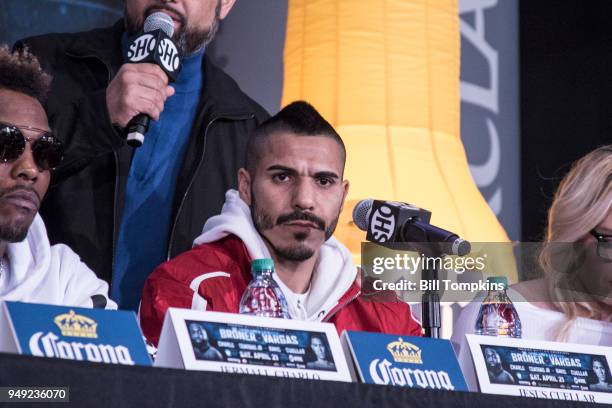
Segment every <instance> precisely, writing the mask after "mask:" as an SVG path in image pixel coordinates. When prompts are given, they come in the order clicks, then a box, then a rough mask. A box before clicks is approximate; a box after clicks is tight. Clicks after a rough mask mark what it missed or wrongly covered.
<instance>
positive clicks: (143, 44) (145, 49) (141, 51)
mask: <svg viewBox="0 0 612 408" xmlns="http://www.w3.org/2000/svg"><path fill="white" fill-rule="evenodd" d="M155 42H156V41H155V37H153V35H151V34H143V35H141V36H140V37H138V38H136V39H135V40H134V41H132V43H131V44H130V47H129V48H128V52H127V57H128V60H130V62H139V61H142V60H143V59H145V58H147V57H148V56H149V54H151V52H153V50H154V49H155Z"/></svg>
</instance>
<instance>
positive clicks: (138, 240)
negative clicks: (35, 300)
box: [111, 34, 204, 310]
mask: <svg viewBox="0 0 612 408" xmlns="http://www.w3.org/2000/svg"><path fill="white" fill-rule="evenodd" d="M127 45H128V42H127V36H126V35H125V34H124V36H123V38H122V47H123V51H124V55H125V53H126V50H127ZM203 56H204V51H201V52H199V53H197V54H195V55H191V56H189V57H187V58H184V59H183V61H182V64H183V65H182V69H181V72H180V74H179V76H178V80H177V81H176V82H175V83H173V84H171V86H172V87H174V89H175V93H174V95H173V96H171V97H169V98H168V99H167V100H166V103H165V104H164V111H163V112H162V113H161V115H160V118H159V120H158V121H151V125H150V127H149V131H148V132H147V134H146V135H145V140H144V143H143V145H142V146H141V147H139V148H137V149H135V151H134V156H133V158H132V163H131V165H130V171H129V174H128V179H127V186H126V191H125V205H124V208H123V217H122V219H121V224H120V228H119V234H118V238H117V243H116V246H115V254H114V261H113V276H112V286H111V298H112V299H113V300H115V301H116V302H117V304H118V305H119V308H121V309H132V310H136V309H137V308H138V304H139V302H140V298H141V294H142V288H143V286H144V281H145V279H146V278H147V276H148V275H149V274H150V273H151V272H152V271H153V270H154V269H155V267H156V266H157V265H159V264H161V263H162V262H164V261H165V260H166V253H167V248H168V240H169V236H170V228H171V226H172V220H171V217H172V204H173V202H174V192H175V187H176V179H177V177H178V174H179V171H180V168H181V164H182V161H183V156H184V154H185V148H186V146H187V143H188V141H189V135H190V133H191V129H192V127H193V122H194V119H195V115H196V109H197V107H198V102H199V100H200V94H201V91H202V86H203V81H204V78H203V73H202V58H203Z"/></svg>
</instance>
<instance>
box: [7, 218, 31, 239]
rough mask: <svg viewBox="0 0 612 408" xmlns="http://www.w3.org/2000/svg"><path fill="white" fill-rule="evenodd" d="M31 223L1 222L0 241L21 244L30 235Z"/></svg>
mask: <svg viewBox="0 0 612 408" xmlns="http://www.w3.org/2000/svg"><path fill="white" fill-rule="evenodd" d="M30 224H31V222H23V221H16V220H2V221H0V241H4V242H21V241H23V240H24V239H25V237H26V236H27V235H28V230H29V229H30Z"/></svg>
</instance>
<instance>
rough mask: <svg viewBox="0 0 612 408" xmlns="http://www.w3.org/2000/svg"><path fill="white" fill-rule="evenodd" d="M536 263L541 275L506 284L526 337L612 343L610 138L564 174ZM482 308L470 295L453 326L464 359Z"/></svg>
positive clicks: (458, 349) (456, 347) (604, 344)
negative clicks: (510, 284) (469, 299)
mask: <svg viewBox="0 0 612 408" xmlns="http://www.w3.org/2000/svg"><path fill="white" fill-rule="evenodd" d="M538 263H539V266H540V269H541V270H542V272H543V275H542V277H541V278H540V279H535V280H530V281H524V282H520V283H518V284H516V285H513V286H511V287H510V288H509V289H508V296H509V297H510V299H511V300H512V301H513V303H514V306H515V307H516V310H517V312H518V314H519V317H520V320H521V323H522V338H527V339H537V340H548V341H562V342H571V343H582V344H592V345H602V346H612V145H608V146H603V147H600V148H598V149H596V150H594V151H592V152H591V153H589V154H587V155H586V156H584V157H583V158H582V159H580V160H578V161H577V162H576V163H574V165H573V166H572V168H571V170H570V171H569V173H568V174H567V175H566V176H565V178H564V179H563V180H562V181H561V183H560V185H559V188H558V189H557V192H556V193H555V197H554V199H553V203H552V205H551V207H550V210H549V212H548V226H547V229H546V235H545V239H544V245H543V248H542V250H541V252H540V254H539V259H538ZM479 308H480V302H479V301H478V299H476V300H475V301H474V302H472V303H470V305H469V306H467V307H466V308H465V309H464V310H463V311H462V312H461V315H460V316H459V319H458V320H457V322H456V323H455V326H454V329H453V335H452V341H453V343H454V346H455V349H456V351H457V352H458V355H459V360H460V362H462V367H465V364H464V362H466V361H467V362H468V363H469V357H468V356H467V354H469V351H468V350H467V348H468V347H467V343H466V341H465V334H466V333H474V324H475V320H476V317H477V315H478V310H479ZM464 371H465V370H464Z"/></svg>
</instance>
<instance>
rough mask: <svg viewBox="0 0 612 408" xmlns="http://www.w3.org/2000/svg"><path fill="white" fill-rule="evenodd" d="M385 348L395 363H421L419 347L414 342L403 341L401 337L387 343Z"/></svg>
mask: <svg viewBox="0 0 612 408" xmlns="http://www.w3.org/2000/svg"><path fill="white" fill-rule="evenodd" d="M387 350H389V353H391V355H392V356H393V359H394V360H395V362H396V363H411V364H423V359H422V358H421V349H420V348H418V347H417V346H415V345H414V344H411V343H408V342H405V341H404V340H403V339H402V338H401V337H400V338H399V340H398V341H394V342H392V343H389V344H387Z"/></svg>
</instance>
